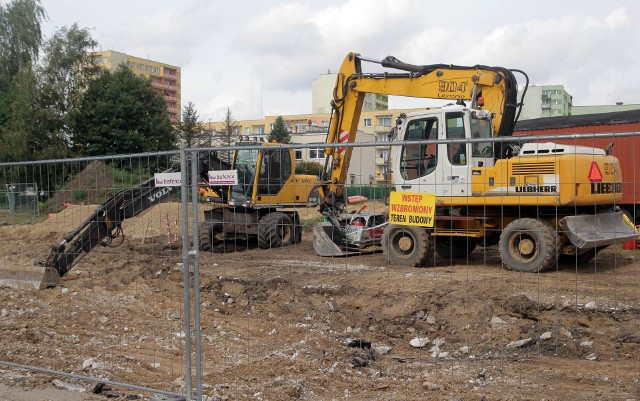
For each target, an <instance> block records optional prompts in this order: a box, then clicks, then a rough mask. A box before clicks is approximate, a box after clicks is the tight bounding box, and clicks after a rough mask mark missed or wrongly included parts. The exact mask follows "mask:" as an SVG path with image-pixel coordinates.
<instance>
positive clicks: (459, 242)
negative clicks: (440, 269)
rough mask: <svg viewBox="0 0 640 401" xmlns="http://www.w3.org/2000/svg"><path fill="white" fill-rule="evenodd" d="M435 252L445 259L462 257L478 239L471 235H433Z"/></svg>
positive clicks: (468, 252) (471, 250)
mask: <svg viewBox="0 0 640 401" xmlns="http://www.w3.org/2000/svg"><path fill="white" fill-rule="evenodd" d="M434 240H435V248H436V253H437V254H438V255H439V256H441V257H443V258H445V259H462V258H466V257H467V256H469V254H470V253H471V252H473V250H474V249H476V246H477V245H478V240H477V239H475V238H473V237H435V238H434Z"/></svg>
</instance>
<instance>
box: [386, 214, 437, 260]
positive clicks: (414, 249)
mask: <svg viewBox="0 0 640 401" xmlns="http://www.w3.org/2000/svg"><path fill="white" fill-rule="evenodd" d="M382 251H383V252H384V255H385V256H386V257H387V260H388V261H389V262H390V263H391V264H394V265H403V266H425V265H428V264H430V263H431V262H432V261H433V242H432V241H431V236H430V235H429V233H427V232H426V231H425V230H424V229H423V228H420V227H412V226H399V225H394V224H390V225H388V226H387V227H386V228H385V230H384V233H383V234H382Z"/></svg>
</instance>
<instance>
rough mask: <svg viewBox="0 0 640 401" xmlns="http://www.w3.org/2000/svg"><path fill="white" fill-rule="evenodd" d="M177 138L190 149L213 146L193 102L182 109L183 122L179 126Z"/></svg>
mask: <svg viewBox="0 0 640 401" xmlns="http://www.w3.org/2000/svg"><path fill="white" fill-rule="evenodd" d="M177 138H178V139H179V140H181V141H182V142H184V143H185V145H186V146H187V147H188V148H191V147H194V146H210V145H211V138H210V132H209V130H207V129H206V128H205V126H204V123H203V122H202V121H200V119H199V117H198V111H197V110H196V106H195V105H194V104H193V103H191V102H188V103H187V105H186V106H184V107H183V109H182V121H180V123H179V125H178V133H177Z"/></svg>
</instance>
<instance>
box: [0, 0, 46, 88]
mask: <svg viewBox="0 0 640 401" xmlns="http://www.w3.org/2000/svg"><path fill="white" fill-rule="evenodd" d="M45 18H46V13H45V11H44V8H43V7H42V5H41V4H40V0H13V1H12V2H10V3H7V4H6V5H3V4H0V92H2V91H4V90H6V89H7V88H8V86H9V84H10V82H11V80H12V78H13V77H14V76H15V75H16V74H18V71H20V70H21V69H22V68H25V67H30V66H31V65H33V64H35V61H36V60H37V58H38V53H39V51H40V45H41V44H42V30H41V24H42V21H43V20H44V19H45Z"/></svg>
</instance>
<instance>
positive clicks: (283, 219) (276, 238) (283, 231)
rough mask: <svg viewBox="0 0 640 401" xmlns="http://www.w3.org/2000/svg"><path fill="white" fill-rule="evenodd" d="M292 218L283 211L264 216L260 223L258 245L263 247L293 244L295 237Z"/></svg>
mask: <svg viewBox="0 0 640 401" xmlns="http://www.w3.org/2000/svg"><path fill="white" fill-rule="evenodd" d="M294 233H295V229H294V227H293V222H292V221H291V218H290V217H289V216H287V215H286V214H284V213H281V212H273V213H269V214H267V215H265V216H263V217H262V218H261V219H260V221H259V223H258V246H259V247H260V248H262V249H270V248H277V247H282V246H287V245H291V244H292V243H293V241H294V238H295V235H294Z"/></svg>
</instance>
